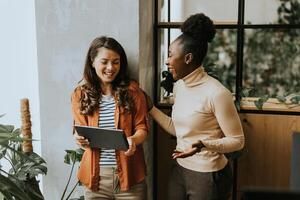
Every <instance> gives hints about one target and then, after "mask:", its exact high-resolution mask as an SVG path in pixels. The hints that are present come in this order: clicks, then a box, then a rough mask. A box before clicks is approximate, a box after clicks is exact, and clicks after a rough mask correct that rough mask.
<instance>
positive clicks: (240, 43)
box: [153, 0, 300, 115]
mask: <svg viewBox="0 0 300 200" xmlns="http://www.w3.org/2000/svg"><path fill="white" fill-rule="evenodd" d="M158 2H159V0H155V3H154V9H155V10H154V29H153V34H154V37H153V38H154V65H155V69H154V73H155V87H154V103H155V105H156V106H157V107H158V108H170V107H171V105H168V104H160V103H159V101H160V99H159V91H158V90H159V83H158V82H159V76H160V74H159V70H158V69H159V67H160V66H159V63H158V37H159V36H158V34H159V32H160V30H161V29H167V30H168V45H170V30H171V29H176V28H180V25H181V24H182V22H170V16H171V9H170V4H171V0H167V2H168V4H167V5H168V7H167V10H168V19H167V22H159V21H158V14H159V10H158ZM244 17H245V0H238V20H237V24H215V27H216V29H235V30H237V44H236V79H235V82H236V84H235V88H236V92H235V99H236V100H237V101H241V99H242V98H241V96H240V94H241V90H242V88H243V64H244V61H243V58H244V37H245V30H246V29H300V24H245V23H244ZM239 112H240V113H257V114H277V115H300V112H299V111H281V110H276V109H274V110H263V109H262V110H259V109H254V110H253V109H251V110H250V109H243V108H241V109H240V110H239Z"/></svg>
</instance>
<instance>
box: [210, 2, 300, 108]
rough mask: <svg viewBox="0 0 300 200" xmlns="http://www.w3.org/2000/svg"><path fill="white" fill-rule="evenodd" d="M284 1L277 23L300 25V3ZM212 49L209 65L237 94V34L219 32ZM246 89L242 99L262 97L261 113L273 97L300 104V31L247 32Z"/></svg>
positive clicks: (247, 30) (245, 41) (260, 101)
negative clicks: (265, 104) (263, 106)
mask: <svg viewBox="0 0 300 200" xmlns="http://www.w3.org/2000/svg"><path fill="white" fill-rule="evenodd" d="M280 1H281V5H280V6H279V8H278V9H277V13H278V19H277V21H275V22H274V23H276V24H300V3H299V2H298V1H297V0H290V1H286V0H280ZM209 48H210V50H209V52H208V56H207V59H206V61H205V64H206V65H207V64H211V63H214V66H213V69H212V71H213V72H214V73H215V74H216V75H217V76H218V77H219V79H220V81H221V82H222V83H223V84H224V85H225V86H226V87H227V88H228V89H230V90H231V91H232V92H235V79H236V73H235V70H236V69H235V66H236V56H235V55H236V30H232V29H224V30H218V32H217V36H216V38H215V40H214V41H213V43H212V44H211V46H210V47H209ZM205 64H204V66H205ZM211 66H212V65H211ZM208 70H211V68H209V67H208ZM243 88H244V90H243V91H245V89H248V90H247V92H246V94H245V93H242V94H241V96H249V97H259V100H258V101H256V102H255V105H256V106H257V107H258V108H259V109H261V108H262V105H263V103H264V102H266V101H267V100H268V98H270V97H272V98H277V99H278V100H279V101H280V102H282V103H287V102H289V103H294V104H299V102H300V29H267V28H265V29H245V39H244V66H243ZM249 89H250V90H249ZM249 91H250V92H249ZM291 94H292V95H291Z"/></svg>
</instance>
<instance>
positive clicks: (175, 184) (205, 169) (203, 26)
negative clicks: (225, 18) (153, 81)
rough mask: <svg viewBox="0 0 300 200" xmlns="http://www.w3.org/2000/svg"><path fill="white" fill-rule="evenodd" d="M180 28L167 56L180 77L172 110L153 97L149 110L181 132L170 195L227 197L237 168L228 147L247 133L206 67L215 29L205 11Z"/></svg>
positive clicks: (209, 199) (202, 199)
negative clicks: (165, 109) (162, 107)
mask: <svg viewBox="0 0 300 200" xmlns="http://www.w3.org/2000/svg"><path fill="white" fill-rule="evenodd" d="M181 31H182V34H181V35H180V36H179V37H177V38H176V39H175V40H174V41H173V42H172V43H171V45H170V47H169V56H168V59H167V62H166V64H167V66H168V68H169V71H170V72H171V73H172V75H173V78H174V80H176V83H175V85H174V89H173V94H174V105H173V108H172V116H171V117H168V116H166V115H165V114H164V113H162V112H161V111H160V110H158V109H157V108H156V107H154V106H153V103H152V102H151V99H149V97H148V110H149V113H150V115H151V116H152V117H153V119H154V120H155V121H156V122H157V123H158V124H159V125H160V126H161V127H163V128H164V129H165V130H166V131H167V132H168V133H170V134H172V135H174V136H176V138H177V146H176V150H175V151H174V153H173V155H172V157H173V159H176V162H175V163H176V164H175V165H174V166H173V167H172V171H171V174H170V179H169V190H168V198H169V199H170V200H185V199H189V200H228V198H229V197H230V191H231V186H232V173H231V169H230V167H229V164H228V160H227V158H226V157H225V156H224V153H229V152H233V151H237V150H240V149H242V148H243V146H244V134H243V130H242V126H241V123H240V119H239V116H238V114H237V111H236V109H235V106H234V103H233V99H232V94H231V92H230V91H228V90H227V89H226V88H225V87H224V86H223V85H222V84H221V83H220V82H219V81H218V80H216V79H214V78H213V77H211V76H209V75H208V74H207V73H206V72H205V70H204V68H203V67H202V63H203V60H204V58H205V56H206V53H207V49H208V43H209V42H211V41H212V40H213V38H214V36H215V33H216V31H215V28H214V25H213V22H212V21H211V20H210V18H208V17H207V16H205V15H204V14H202V13H200V14H195V15H192V16H190V17H189V18H188V19H187V20H186V21H185V22H184V23H183V24H182V26H181Z"/></svg>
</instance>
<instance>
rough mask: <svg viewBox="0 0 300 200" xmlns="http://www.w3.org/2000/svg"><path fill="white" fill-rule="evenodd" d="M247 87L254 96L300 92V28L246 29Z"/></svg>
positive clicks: (245, 72)
mask: <svg viewBox="0 0 300 200" xmlns="http://www.w3.org/2000/svg"><path fill="white" fill-rule="evenodd" d="M244 47H245V49H244V50H245V51H244V68H243V87H246V88H253V89H254V90H253V92H252V93H250V96H263V95H269V96H270V97H276V96H284V95H286V94H288V93H299V92H300V81H299V80H300V29H246V30H245V46H244Z"/></svg>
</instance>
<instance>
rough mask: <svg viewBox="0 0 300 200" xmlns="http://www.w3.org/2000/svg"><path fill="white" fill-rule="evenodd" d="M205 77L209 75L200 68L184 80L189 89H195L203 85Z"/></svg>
mask: <svg viewBox="0 0 300 200" xmlns="http://www.w3.org/2000/svg"><path fill="white" fill-rule="evenodd" d="M205 77H207V73H206V72H205V70H204V68H203V67H202V66H200V67H198V68H197V69H195V70H194V71H193V72H192V73H190V74H188V75H186V76H185V77H183V78H182V80H183V82H184V84H185V85H186V86H187V87H194V86H196V85H200V84H201V83H203V82H204V81H205V79H206V78H205Z"/></svg>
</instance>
